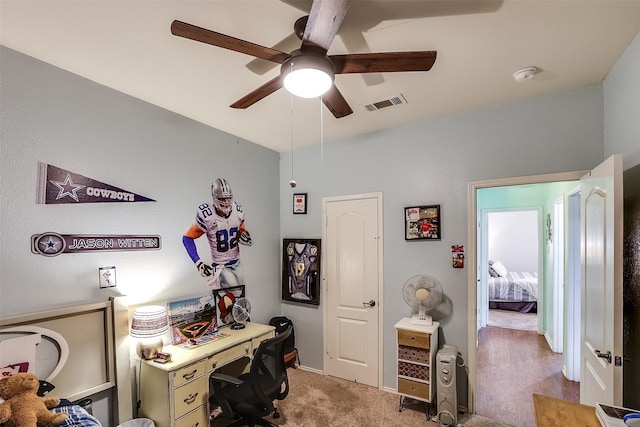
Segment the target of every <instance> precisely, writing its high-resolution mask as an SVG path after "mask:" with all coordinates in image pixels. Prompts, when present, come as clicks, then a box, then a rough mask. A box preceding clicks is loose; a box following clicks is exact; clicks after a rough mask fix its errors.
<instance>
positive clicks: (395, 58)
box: [329, 50, 437, 74]
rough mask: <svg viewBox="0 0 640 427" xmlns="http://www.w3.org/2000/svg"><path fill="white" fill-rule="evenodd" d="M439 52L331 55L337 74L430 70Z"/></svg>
mask: <svg viewBox="0 0 640 427" xmlns="http://www.w3.org/2000/svg"><path fill="white" fill-rule="evenodd" d="M436 55H437V52H436V51H434V50H431V51H419V52H383V53H355V54H347V55H330V56H329V59H331V61H332V62H333V65H334V67H335V73H336V74H349V73H392V72H397V71H429V70H430V69H431V67H432V66H433V64H434V63H435V62H436Z"/></svg>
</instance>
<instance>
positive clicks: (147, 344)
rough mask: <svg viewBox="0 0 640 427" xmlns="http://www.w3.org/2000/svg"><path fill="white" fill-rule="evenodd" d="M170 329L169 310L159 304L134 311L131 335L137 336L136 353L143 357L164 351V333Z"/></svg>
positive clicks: (147, 357) (146, 358)
mask: <svg viewBox="0 0 640 427" xmlns="http://www.w3.org/2000/svg"><path fill="white" fill-rule="evenodd" d="M168 330H169V322H168V320H167V310H166V308H165V307H162V306H159V305H148V306H143V307H138V308H136V309H135V310H134V311H133V317H132V318H131V329H130V331H129V335H130V336H131V337H133V338H137V343H136V354H137V355H138V357H140V358H141V359H145V360H149V359H153V358H155V357H156V356H157V355H158V353H159V352H160V351H162V346H163V342H162V335H164V334H165V333H166V332H167V331H168Z"/></svg>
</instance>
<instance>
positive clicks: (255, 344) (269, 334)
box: [251, 331, 274, 350]
mask: <svg viewBox="0 0 640 427" xmlns="http://www.w3.org/2000/svg"><path fill="white" fill-rule="evenodd" d="M273 337H274V333H273V331H271V332H267V333H266V334H262V335H260V336H259V337H257V338H254V339H252V340H251V345H252V346H253V349H254V350H256V349H257V348H258V347H260V343H261V342H262V341H264V340H268V339H269V338H273Z"/></svg>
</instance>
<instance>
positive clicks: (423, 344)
mask: <svg viewBox="0 0 640 427" xmlns="http://www.w3.org/2000/svg"><path fill="white" fill-rule="evenodd" d="M429 338H430V335H429V334H427V333H424V332H414V331H405V330H402V329H399V330H398V344H400V345H408V346H411V347H420V348H429Z"/></svg>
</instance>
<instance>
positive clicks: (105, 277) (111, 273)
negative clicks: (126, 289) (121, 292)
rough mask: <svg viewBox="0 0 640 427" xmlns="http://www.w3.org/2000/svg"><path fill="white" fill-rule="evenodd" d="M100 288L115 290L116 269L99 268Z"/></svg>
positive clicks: (113, 267)
mask: <svg viewBox="0 0 640 427" xmlns="http://www.w3.org/2000/svg"><path fill="white" fill-rule="evenodd" d="M98 275H99V278H100V288H113V287H115V286H116V267H115V266H111V267H98Z"/></svg>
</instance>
